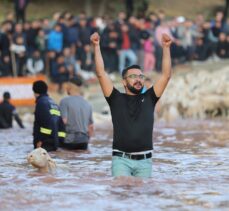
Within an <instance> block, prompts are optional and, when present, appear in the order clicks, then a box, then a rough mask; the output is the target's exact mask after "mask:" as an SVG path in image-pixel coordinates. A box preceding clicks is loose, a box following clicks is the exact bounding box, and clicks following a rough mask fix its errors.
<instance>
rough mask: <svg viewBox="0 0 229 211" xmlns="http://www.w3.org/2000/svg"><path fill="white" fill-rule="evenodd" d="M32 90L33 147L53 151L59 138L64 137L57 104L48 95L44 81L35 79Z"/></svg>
mask: <svg viewBox="0 0 229 211" xmlns="http://www.w3.org/2000/svg"><path fill="white" fill-rule="evenodd" d="M33 92H34V95H35V97H36V107H35V112H34V115H35V118H34V127H33V145H34V148H38V147H42V148H44V149H46V150H47V151H55V150H57V148H58V145H59V142H60V139H61V138H64V137H65V133H64V131H63V127H62V126H63V125H62V119H61V116H60V111H59V108H58V105H57V104H56V103H55V102H54V101H53V99H51V98H50V97H49V96H48V94H47V92H48V86H47V84H46V83H45V82H44V81H41V80H38V81H35V82H34V83H33Z"/></svg>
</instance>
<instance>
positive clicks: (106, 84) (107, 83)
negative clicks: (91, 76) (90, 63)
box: [91, 32, 113, 97]
mask: <svg viewBox="0 0 229 211" xmlns="http://www.w3.org/2000/svg"><path fill="white" fill-rule="evenodd" d="M99 42H100V37H99V34H98V33H97V32H95V33H94V34H92V35H91V43H92V44H93V46H94V52H95V66H96V75H97V78H98V79H99V83H100V86H101V88H102V91H103V94H104V96H105V97H109V96H110V95H111V92H112V90H113V83H112V81H111V79H110V78H109V76H108V75H107V73H106V72H105V69H104V62H103V57H102V54H101V51H100V45H99Z"/></svg>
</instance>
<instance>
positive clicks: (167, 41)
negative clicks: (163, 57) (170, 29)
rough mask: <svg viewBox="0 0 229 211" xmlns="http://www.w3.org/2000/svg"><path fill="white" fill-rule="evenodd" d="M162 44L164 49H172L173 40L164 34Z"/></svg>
mask: <svg viewBox="0 0 229 211" xmlns="http://www.w3.org/2000/svg"><path fill="white" fill-rule="evenodd" d="M161 43H162V47H170V45H171V43H172V39H171V38H170V37H169V36H168V35H167V34H162V38H161Z"/></svg>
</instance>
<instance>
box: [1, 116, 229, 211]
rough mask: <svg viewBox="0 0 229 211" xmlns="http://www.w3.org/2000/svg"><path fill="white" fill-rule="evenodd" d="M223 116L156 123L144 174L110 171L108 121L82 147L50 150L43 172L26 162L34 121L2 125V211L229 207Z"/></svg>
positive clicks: (228, 131)
mask: <svg viewBox="0 0 229 211" xmlns="http://www.w3.org/2000/svg"><path fill="white" fill-rule="evenodd" d="M228 123H229V121H226V120H225V121H223V120H204V121H196V120H183V121H176V122H172V123H164V122H156V123H155V129H154V153H153V173H152V178H150V179H145V180H141V179H135V178H119V179H114V178H112V177H111V169H110V167H111V145H112V127H111V124H107V123H104V124H100V125H97V127H96V132H95V136H94V137H93V138H92V140H91V143H90V150H89V151H88V152H75V151H66V150H58V151H57V152H52V153H50V155H51V157H52V158H53V159H54V160H55V161H56V163H57V164H58V165H59V167H58V169H57V172H56V173H53V174H41V173H38V172H37V171H36V169H34V168H32V166H30V165H28V164H27V161H26V155H27V154H28V153H29V152H30V151H31V150H32V144H31V142H32V141H31V140H32V135H31V133H32V126H29V125H27V127H26V129H25V130H20V129H18V128H15V129H10V130H4V131H3V130H1V131H0V163H1V166H0V210H90V211H92V210H96V211H97V210H109V211H110V210H144V211H145V210H174V211H175V210H192V211H193V210H195V211H196V210H201V211H202V210H220V211H221V210H229V147H228V146H229V124H228Z"/></svg>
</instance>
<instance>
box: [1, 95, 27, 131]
mask: <svg viewBox="0 0 229 211" xmlns="http://www.w3.org/2000/svg"><path fill="white" fill-rule="evenodd" d="M10 98H11V96H10V93H9V92H4V93H3V101H2V102H1V103H0V129H7V128H12V127H13V124H12V123H13V117H14V119H15V120H16V122H17V123H18V125H19V127H20V128H24V125H23V123H22V121H21V119H20V117H19V115H18V113H17V110H16V108H15V107H14V106H13V105H12V104H11V103H10Z"/></svg>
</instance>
